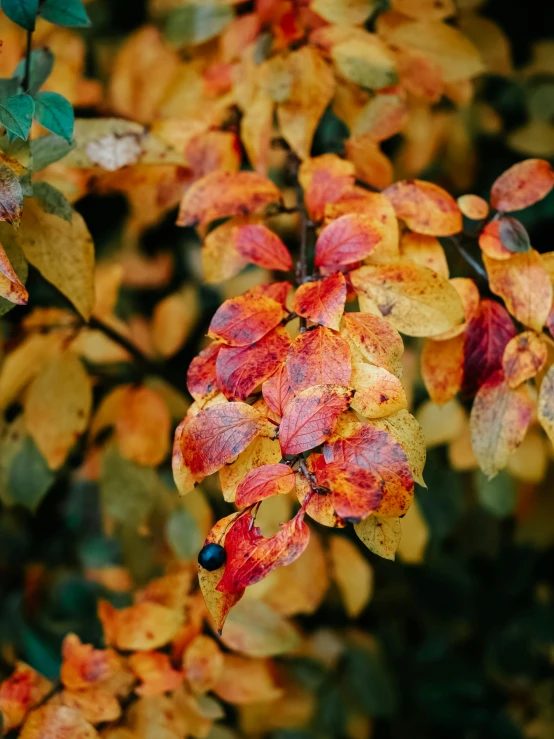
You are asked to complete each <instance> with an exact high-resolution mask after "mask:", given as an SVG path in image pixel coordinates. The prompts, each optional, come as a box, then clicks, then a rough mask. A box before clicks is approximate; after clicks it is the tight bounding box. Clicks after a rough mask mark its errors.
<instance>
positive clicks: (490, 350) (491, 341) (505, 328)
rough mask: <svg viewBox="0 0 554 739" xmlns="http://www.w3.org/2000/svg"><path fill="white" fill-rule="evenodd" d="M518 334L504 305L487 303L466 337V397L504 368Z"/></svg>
mask: <svg viewBox="0 0 554 739" xmlns="http://www.w3.org/2000/svg"><path fill="white" fill-rule="evenodd" d="M515 334H516V330H515V327H514V324H513V321H512V319H511V318H510V315H509V313H508V311H507V310H506V309H505V308H504V306H502V305H500V303H496V302H495V301H493V300H483V301H481V304H480V305H479V309H478V311H477V313H476V315H475V316H474V317H473V318H472V319H471V321H470V322H469V324H468V326H467V329H466V333H465V336H464V376H463V382H462V391H463V393H464V395H467V396H472V395H475V393H476V392H477V390H478V389H479V388H480V387H481V385H483V383H485V382H486V381H487V380H488V378H489V377H490V376H491V375H493V374H494V373H495V372H496V371H497V370H499V369H501V368H502V357H503V355H504V350H505V348H506V345H507V344H508V342H509V341H510V339H512V338H513V337H514V336H515Z"/></svg>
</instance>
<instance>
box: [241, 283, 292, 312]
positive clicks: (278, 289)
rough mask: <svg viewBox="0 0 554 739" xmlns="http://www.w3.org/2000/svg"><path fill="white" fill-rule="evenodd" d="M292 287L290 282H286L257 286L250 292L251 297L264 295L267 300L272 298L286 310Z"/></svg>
mask: <svg viewBox="0 0 554 739" xmlns="http://www.w3.org/2000/svg"><path fill="white" fill-rule="evenodd" d="M291 288H292V285H291V283H290V282H288V281H284V282H270V283H269V284H264V285H255V286H254V287H252V288H251V289H250V290H249V291H248V294H249V295H263V296H265V297H266V298H271V299H272V300H276V301H277V302H278V303H281V305H282V306H283V308H286V303H287V297H288V294H289V292H290V291H291Z"/></svg>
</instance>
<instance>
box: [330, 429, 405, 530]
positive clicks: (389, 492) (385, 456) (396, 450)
mask: <svg viewBox="0 0 554 739" xmlns="http://www.w3.org/2000/svg"><path fill="white" fill-rule="evenodd" d="M323 454H324V456H325V459H326V460H327V461H328V462H337V463H346V462H347V463H349V464H353V465H356V466H357V467H362V468H363V469H366V470H369V471H370V472H372V473H373V475H374V476H375V477H376V478H377V479H378V480H379V483H380V486H381V491H382V494H383V498H382V501H381V503H380V505H379V506H378V507H377V508H376V510H375V513H376V515H378V516H403V515H404V513H406V511H407V510H408V508H409V506H410V503H411V502H412V499H413V496H414V478H413V476H412V471H411V468H410V464H409V461H408V458H407V456H406V452H405V451H404V449H403V448H402V446H401V445H400V444H399V443H398V441H397V440H396V439H395V438H394V437H393V436H392V434H390V433H388V432H387V431H384V430H382V429H378V428H375V427H373V426H370V425H366V424H362V423H355V424H354V425H353V426H352V427H350V428H349V429H348V432H347V434H345V435H344V436H342V435H340V436H338V438H334V439H333V440H332V441H329V442H327V444H325V446H324V448H323Z"/></svg>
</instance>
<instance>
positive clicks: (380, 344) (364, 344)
mask: <svg viewBox="0 0 554 739" xmlns="http://www.w3.org/2000/svg"><path fill="white" fill-rule="evenodd" d="M343 320H344V336H345V338H347V339H348V340H349V341H351V342H352V344H353V345H354V346H355V347H356V348H357V349H358V350H359V351H360V352H361V353H362V354H363V356H364V358H365V359H367V361H368V362H371V364H375V365H377V367H384V368H385V369H387V370H389V371H390V372H392V373H393V374H395V375H397V376H398V375H399V374H400V373H401V369H402V355H403V353H404V342H403V341H402V337H401V336H400V334H399V333H398V331H397V330H396V329H394V328H393V327H392V326H391V325H390V323H389V322H388V321H387V320H385V319H384V318H381V317H380V316H372V315H371V314H370V313H345V314H344V319H343Z"/></svg>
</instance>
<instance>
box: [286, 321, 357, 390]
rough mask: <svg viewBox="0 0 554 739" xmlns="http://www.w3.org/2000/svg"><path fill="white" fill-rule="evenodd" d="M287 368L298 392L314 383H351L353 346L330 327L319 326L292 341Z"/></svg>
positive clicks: (289, 378)
mask: <svg viewBox="0 0 554 739" xmlns="http://www.w3.org/2000/svg"><path fill="white" fill-rule="evenodd" d="M286 367H287V375H288V380H289V383H290V386H291V388H292V389H293V391H294V392H295V393H298V392H300V391H301V390H306V389H307V388H310V387H313V386H314V385H349V384H350V376H351V374H352V364H351V360H350V347H349V346H348V344H347V342H346V341H345V340H344V339H343V338H341V337H340V336H338V335H337V334H335V333H333V331H331V330H330V329H328V328H325V327H324V326H318V327H317V328H316V329H314V330H313V331H305V332H304V333H302V334H299V336H297V337H296V339H295V340H294V341H293V342H292V346H291V347H290V349H289V352H288V354H287V361H286Z"/></svg>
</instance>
